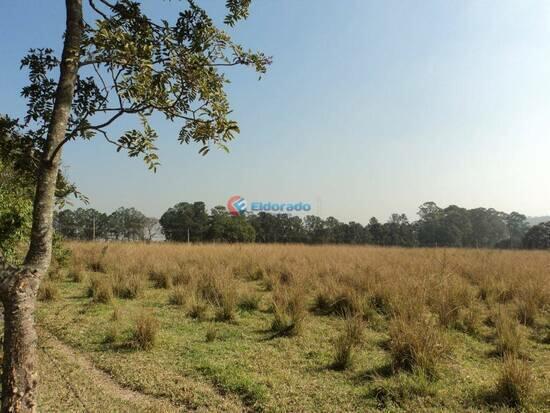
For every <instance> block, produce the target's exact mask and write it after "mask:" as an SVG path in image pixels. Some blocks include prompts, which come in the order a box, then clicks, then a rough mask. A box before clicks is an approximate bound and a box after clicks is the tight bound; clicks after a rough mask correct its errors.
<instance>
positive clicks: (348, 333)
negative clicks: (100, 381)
mask: <svg viewBox="0 0 550 413" xmlns="http://www.w3.org/2000/svg"><path fill="white" fill-rule="evenodd" d="M362 338H363V321H362V319H361V318H360V317H358V316H351V315H347V316H346V319H345V321H344V331H343V332H342V333H341V334H340V336H338V338H337V339H336V342H335V344H334V348H335V354H334V361H333V363H332V367H333V368H334V369H336V370H344V369H347V368H348V367H349V366H350V365H351V362H352V351H353V348H354V347H356V346H358V345H359V344H361V341H362Z"/></svg>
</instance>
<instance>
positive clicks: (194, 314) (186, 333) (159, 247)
mask: <svg viewBox="0 0 550 413" xmlns="http://www.w3.org/2000/svg"><path fill="white" fill-rule="evenodd" d="M70 248H71V250H72V253H73V255H72V263H71V269H70V270H69V274H70V275H69V277H68V278H69V279H70V280H71V281H70V282H67V283H66V284H64V286H65V287H63V288H65V289H63V288H62V290H63V291H64V292H65V295H67V294H73V295H74V294H77V293H76V292H75V289H76V288H77V287H75V284H76V285H78V283H79V282H81V284H82V285H83V286H85V285H88V290H89V292H88V294H89V297H91V300H90V299H89V298H88V299H87V300H89V302H90V304H91V305H94V306H107V307H108V308H109V315H110V314H112V313H113V305H116V307H115V311H116V312H117V314H119V313H122V311H121V310H120V309H122V308H127V309H130V308H132V309H133V310H131V311H138V310H139V309H142V308H145V307H146V308H148V309H149V311H151V312H150V313H147V314H148V316H147V317H145V316H140V317H141V318H138V319H137V320H136V319H135V318H134V319H133V320H134V321H133V322H134V323H137V324H134V326H133V327H129V329H128V331H127V332H126V333H124V328H123V325H124V319H125V316H120V315H117V320H112V319H110V318H109V320H110V321H109V323H111V324H112V325H110V326H107V327H106V328H104V330H103V331H106V333H104V339H105V340H104V344H103V345H108V346H114V345H115V344H116V341H121V342H122V341H124V340H131V339H133V340H134V341H136V342H140V343H141V344H140V345H139V346H138V348H144V349H148V350H150V349H151V348H153V346H154V347H155V348H156V350H152V351H151V354H156V356H155V357H157V358H158V359H157V362H161V361H162V360H164V359H166V361H165V362H166V363H168V364H167V365H170V363H172V364H175V363H176V361H175V359H173V357H175V356H174V355H171V353H167V351H168V348H170V345H169V344H168V343H171V342H172V341H174V342H178V341H180V340H183V341H185V340H188V339H189V337H194V333H190V331H193V328H195V329H196V330H197V331H198V332H200V334H199V333H197V338H196V340H197V341H195V343H196V344H194V345H191V344H189V345H190V347H189V348H188V350H186V351H185V352H184V353H183V354H180V355H179V356H177V357H181V358H180V359H178V361H177V363H184V364H185V365H190V366H191V367H190V369H191V370H190V371H189V372H188V373H187V374H191V375H194V374H199V376H200V377H201V380H204V379H206V380H207V381H210V382H211V383H212V384H213V385H214V386H216V387H219V388H221V389H223V391H224V392H228V393H227V394H233V395H237V396H238V397H239V398H240V399H241V400H242V402H243V403H244V404H245V405H247V406H248V407H249V408H250V409H252V410H267V411H292V410H293V409H297V410H303V411H314V410H315V409H314V407H315V406H317V402H319V403H324V404H322V407H323V409H324V410H327V411H337V409H336V407H338V406H339V407H340V408H341V410H343V411H355V410H365V409H370V408H380V407H391V408H392V409H396V410H400V409H403V410H411V409H412V410H414V409H415V408H421V406H425V407H426V406H427V407H429V408H433V409H451V410H471V409H473V408H478V407H479V405H480V403H481V409H482V410H484V409H487V410H491V409H494V408H495V405H494V404H495V403H498V400H497V399H495V398H493V399H491V398H488V397H484V396H483V395H486V394H494V393H495V391H497V390H498V391H501V390H502V388H503V386H504V385H503V383H504V379H503V377H505V376H504V373H503V374H502V375H501V376H500V377H499V376H497V374H498V371H499V366H500V365H501V364H502V363H503V362H502V360H503V358H504V357H506V360H508V359H509V358H510V357H514V360H516V359H517V358H518V357H519V358H521V363H522V364H521V365H522V366H524V365H525V366H526V367H525V368H526V369H527V368H529V366H530V365H531V366H533V367H534V370H535V371H542V370H543V369H544V366H547V367H548V369H549V370H550V365H548V363H549V361H550V356H549V355H548V350H549V348H550V347H549V344H548V341H547V340H546V338H547V335H548V329H549V328H550V318H549V312H550V254H549V253H548V252H543V251H538V252H526V251H497V250H465V249H403V248H376V247H353V246H304V245H181V244H169V243H164V244H138V243H108V244H106V243H72V244H70ZM51 282H53V281H51ZM114 300H116V303H114V304H111V303H113V301H114ZM56 303H58V301H56V302H51V303H44V304H43V306H48V305H49V306H51V307H53V306H55V305H61V303H59V304H56ZM80 303H81V302H80ZM94 303H95V304H94ZM75 305H76V304H75ZM79 305H81V304H79ZM102 308H103V307H98V309H97V311H98V315H97V317H103V316H102V315H101V314H102V312H103V311H104V310H102ZM44 311H45V313H43V317H42V319H43V320H49V321H48V323H54V324H55V321H54V317H53V316H51V313H49V312H48V311H49V310H48V307H44ZM52 311H53V310H52ZM76 311H77V310H76V308H75V312H76ZM105 311H106V310H105ZM127 311H130V310H127ZM153 313H154V315H153ZM138 314H143V313H138ZM82 317H84V316H82ZM82 317H81V318H82ZM89 317H90V318H88V320H89V321H88V322H89V323H93V321H92V320H93V318H91V317H92V316H91V315H90V316H89ZM132 317H135V315H133V316H132ZM132 317H126V319H131V318H132ZM119 319H122V321H121V320H119ZM155 320H158V324H157V321H155ZM203 321H208V323H203ZM121 323H122V324H121ZM170 323H172V324H170ZM174 323H175V324H174ZM212 323H215V324H212ZM201 324H205V325H206V324H208V327H206V326H205V327H200V326H201ZM121 325H122V327H121ZM140 325H141V327H140ZM214 325H215V326H216V327H214ZM224 325H227V326H228V327H222V326H224ZM229 326H231V327H229ZM149 327H151V328H149ZM157 327H159V331H158V332H157V330H156V329H157ZM132 328H133V330H132ZM140 328H141V330H140ZM226 328H229V330H226ZM358 329H360V330H362V331H359V330H358ZM132 331H133V332H132ZM228 331H231V333H229V332H228ZM150 333H151V334H150ZM64 334H67V335H68V337H69V338H68V340H69V341H71V340H73V341H75V344H77V345H79V346H80V345H81V343H80V342H79V340H81V338H78V337H74V336H73V335H71V333H64ZM125 334H126V336H125ZM129 334H130V336H128V335H129ZM224 334H225V335H224ZM227 334H229V336H228V335H227ZM157 336H158V337H157ZM205 336H206V340H205V338H204V337H205ZM363 336H364V339H362V340H359V338H358V337H363ZM254 337H257V339H254ZM266 340H267V341H266ZM98 341H100V342H101V340H98ZM325 342H326V344H324V343H325ZM360 342H364V344H361V345H359V343H360ZM105 343H107V344H105ZM199 343H200V344H199ZM254 343H256V344H254ZM271 343H280V344H277V346H276V347H275V348H273V347H272V345H274V344H271ZM82 345H84V346H86V345H87V346H91V347H90V348H95V347H94V346H95V344H93V342H89V343H88V344H82ZM202 346H206V347H202ZM266 346H267V347H266ZM316 346H318V347H319V348H323V349H325V350H323V351H321V353H318V351H316V350H315V347H316ZM325 346H326V347H325ZM113 348H116V346H115V347H113ZM199 348H200V349H201V350H198V349H199ZM306 348H309V349H310V350H308V352H306V353H304V351H305V349H306ZM214 349H215V350H214ZM236 349H240V350H239V352H237V353H236ZM281 349H286V350H281ZM94 351H97V349H95V350H94ZM281 351H283V353H281ZM315 354H317V356H314V355H315ZM115 356H116V355H113V356H112V357H115ZM135 357H138V356H135ZM151 357H152V356H151ZM186 357H187V359H186ZM226 357H228V358H229V359H231V360H233V362H234V363H237V365H241V364H242V365H246V366H249V367H247V368H244V367H243V368H242V369H241V368H240V367H239V368H237V367H232V368H236V369H237V370H236V371H234V372H232V373H229V370H228V368H229V367H228V366H227V365H226V364H224V363H225V361H224V360H225V358H226ZM218 359H219V360H218ZM252 359H253V360H255V362H253V361H252ZM111 360H112V361H111V363H112V364H113V367H112V369H114V370H113V371H117V372H118V371H119V370H118V369H119V367H115V366H114V365H116V364H117V362H116V357H115V358H112V359H111ZM212 360H218V361H219V363H220V364H219V365H218V364H215V363H214V361H212ZM291 360H293V361H291ZM312 360H317V361H316V362H314V361H312ZM352 360H353V363H351V361H352ZM101 362H102V363H104V362H105V360H104V359H102V361H101ZM249 362H250V363H256V365H249ZM291 362H293V363H294V365H292V364H290V363H291ZM212 363H214V364H212ZM506 363H507V364H505V365H506V366H508V365H509V364H510V363H511V362H506ZM518 363H519V362H518ZM517 365H519V364H517V363H516V364H514V365H513V366H512V367H514V368H515V367H517ZM293 366H295V367H293ZM305 366H309V367H308V369H309V370H307V371H308V373H307V374H311V377H310V380H314V381H313V383H314V384H308V383H306V382H300V381H297V380H298V378H297V377H298V376H296V381H294V374H295V372H294V370H293V369H300V368H305ZM256 367H258V369H259V370H256ZM331 367H333V368H331ZM334 367H337V369H334ZM109 368H111V367H109ZM132 368H135V369H136V370H139V369H140V367H139V366H138V365H137V364H136V365H135V366H134V367H132V363H131V362H130V364H129V365H128V366H125V367H124V371H126V373H118V374H122V376H123V377H124V378H123V380H129V379H128V378H127V376H128V375H131V374H130V373H129V371H132ZM128 369H129V370H128ZM193 369H196V372H198V373H195V370H193ZM324 369H328V370H324ZM537 369H541V370H537ZM335 370H341V371H335ZM512 370H513V369H512V368H508V370H506V372H512V373H514V371H512ZM516 370H518V369H516ZM121 371H122V370H121ZM152 371H153V373H151V374H154V370H152ZM315 371H317V373H315ZM326 371H331V373H330V374H329V373H327V372H326ZM269 372H270V373H269ZM301 374H304V373H303V372H302V373H301ZM288 375H290V376H288ZM338 375H339V376H338ZM512 376H513V377H512ZM519 376H520V375H518V374H515V373H514V374H511V373H510V374H508V376H506V377H505V378H507V377H512V378H513V379H514V380H515V379H516V378H517V377H519ZM285 377H286V378H285ZM529 377H530V383H531V386H530V389H531V390H532V391H531V392H530V397H529V398H526V397H523V396H521V397H518V400H520V399H521V403H523V404H525V403H529V406H531V407H534V408H535V409H539V410H540V409H542V407H543V406H546V403H547V402H548V401H549V400H548V398H549V397H550V396H549V395H548V394H547V393H546V392H545V388H546V387H548V386H549V385H550V379H548V378H547V377H546V376H544V375H541V374H538V375H537V374H532V375H530V376H529ZM520 378H521V377H520ZM508 381H511V380H508ZM516 381H519V380H516ZM290 382H292V383H293V384H288V383H290ZM470 382H471V383H470ZM315 383H316V384H315ZM400 383H401V384H403V383H404V384H403V385H406V386H409V387H411V392H412V393H411V394H413V395H414V397H413V396H410V395H409V396H406V394H405V393H406V392H404V391H403V389H402V388H401V387H402V386H401V384H400ZM414 383H416V384H414ZM467 383H470V384H467ZM533 383H534V384H533ZM461 386H462V387H461ZM518 388H519V389H520V390H521V391H523V390H522V389H523V388H524V387H521V383H519V384H518ZM323 392H324V393H323ZM411 397H412V398H411ZM275 400H280V402H275ZM315 400H317V401H315ZM319 400H320V401H319ZM344 400H345V402H344ZM285 403H286V405H285ZM327 403H329V404H331V403H334V405H330V406H329V404H327ZM342 403H343V404H342ZM518 403H520V402H518ZM529 406H528V407H529ZM335 409H336V410H335Z"/></svg>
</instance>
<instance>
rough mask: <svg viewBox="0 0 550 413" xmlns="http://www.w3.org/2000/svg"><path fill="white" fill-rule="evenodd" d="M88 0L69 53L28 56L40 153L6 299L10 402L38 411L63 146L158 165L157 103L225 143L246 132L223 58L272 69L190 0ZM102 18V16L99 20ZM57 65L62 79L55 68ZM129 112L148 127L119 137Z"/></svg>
mask: <svg viewBox="0 0 550 413" xmlns="http://www.w3.org/2000/svg"><path fill="white" fill-rule="evenodd" d="M111 1H113V0H97V1H96V0H88V3H89V5H90V8H91V10H93V12H94V13H95V15H94V16H90V18H87V19H86V21H85V20H84V16H83V8H82V0H66V1H65V4H66V11H67V16H66V17H67V18H66V30H65V36H64V41H63V51H62V54H61V58H59V57H57V56H56V55H55V54H54V52H53V50H52V49H49V48H46V49H35V50H31V51H30V53H29V54H28V55H27V56H26V57H25V58H24V59H23V61H22V64H23V66H25V67H27V68H28V69H29V80H30V84H29V86H26V87H25V88H24V89H23V96H24V97H26V98H27V99H28V109H27V115H26V116H25V119H24V122H22V123H21V124H19V123H18V124H17V128H18V129H20V130H21V134H22V136H24V137H25V140H28V141H30V142H31V143H32V145H33V147H34V148H36V151H37V153H38V154H39V155H40V156H39V157H38V159H39V160H38V166H37V178H36V190H35V191H34V202H33V214H32V216H33V221H32V228H31V233H30V245H29V249H28V252H27V255H26V257H25V260H24V263H23V265H22V266H20V267H17V268H16V267H12V266H9V265H8V264H7V263H6V262H5V260H4V259H1V261H0V291H1V295H2V302H3V305H4V343H3V345H4V357H3V371H2V411H4V412H7V411H22V412H27V411H35V410H36V388H37V382H38V381H37V372H36V363H37V359H36V331H35V328H34V308H35V302H36V294H37V291H38V287H39V284H40V280H41V279H42V277H43V275H44V274H45V273H46V272H47V270H48V267H49V265H50V260H51V254H52V236H53V228H52V222H53V212H54V196H55V190H56V182H57V180H58V176H59V166H60V162H61V152H62V148H63V146H64V145H65V144H67V142H70V141H72V140H75V139H77V138H83V139H91V138H93V137H94V136H95V135H96V134H100V135H102V136H103V137H104V138H105V139H106V140H107V141H108V142H110V143H113V144H114V145H115V146H116V148H117V151H120V150H125V151H127V152H128V154H129V156H131V157H134V156H142V157H143V159H144V161H145V162H146V164H147V165H148V166H149V168H151V169H155V168H156V167H157V166H158V157H157V155H156V153H155V150H156V148H155V145H154V141H155V138H156V136H157V135H156V133H155V131H154V130H153V128H152V127H151V126H150V125H149V123H148V121H147V119H148V117H149V116H150V115H151V114H152V113H154V112H159V113H161V114H162V115H164V116H165V117H166V118H167V119H169V120H180V121H181V122H182V123H183V126H182V128H181V131H180V134H179V138H178V139H179V141H180V142H181V143H189V142H198V143H200V144H201V149H200V153H202V154H205V153H207V152H208V150H209V148H210V146H211V145H212V144H213V145H217V146H220V147H222V148H225V143H226V142H228V141H230V140H231V139H233V138H234V136H235V134H236V133H237V132H238V131H239V129H238V125H237V124H236V122H235V121H233V120H231V119H229V114H230V107H229V103H228V99H227V96H226V94H225V92H224V85H225V83H226V78H225V73H223V72H221V71H220V66H237V65H245V66H252V67H254V68H255V69H256V70H257V71H258V72H260V73H262V72H264V71H265V70H266V66H267V65H268V64H269V63H270V59H269V58H267V57H265V56H264V55H263V54H261V53H252V52H247V51H245V50H244V49H243V48H242V47H241V46H240V45H238V44H235V43H233V42H232V41H231V39H230V37H229V36H228V35H227V34H226V33H225V32H224V31H222V30H220V29H218V28H217V27H216V26H215V25H214V23H213V21H212V19H211V18H210V17H209V16H208V14H207V13H206V12H205V11H204V10H203V9H201V8H200V7H199V6H198V5H197V4H195V2H192V1H189V2H188V8H187V9H186V10H184V11H182V12H181V13H180V14H179V16H178V19H177V21H176V23H174V24H170V23H169V22H168V21H166V20H162V21H160V22H154V21H152V20H151V19H150V18H149V17H148V16H146V15H145V14H144V13H143V12H142V10H141V5H140V3H139V2H137V1H131V0H118V1H116V2H114V3H113V2H111ZM249 5H250V0H227V2H226V6H227V10H228V12H227V16H226V18H225V23H226V24H227V25H230V26H232V25H234V24H235V23H236V22H237V21H238V20H240V19H243V18H246V17H247V15H248V7H249ZM91 22H94V23H91ZM57 71H58V73H59V75H58V80H57V81H55V80H54V79H53V77H52V72H53V73H57ZM123 115H134V116H138V117H139V120H140V122H141V124H142V128H141V130H136V129H133V130H129V131H127V132H125V133H124V134H123V135H122V136H120V137H118V138H113V137H111V136H110V135H109V134H108V129H107V128H108V127H109V126H110V125H112V124H113V123H114V122H116V121H117V120H118V119H119V118H121V117H122V116H123Z"/></svg>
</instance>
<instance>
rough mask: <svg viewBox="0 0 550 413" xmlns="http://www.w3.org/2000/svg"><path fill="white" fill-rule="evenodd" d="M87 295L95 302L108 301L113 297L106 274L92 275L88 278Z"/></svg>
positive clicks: (111, 287) (111, 286)
mask: <svg viewBox="0 0 550 413" xmlns="http://www.w3.org/2000/svg"><path fill="white" fill-rule="evenodd" d="M88 297H91V298H92V300H93V301H95V302H96V303H110V302H111V301H112V299H113V285H112V283H111V280H109V279H108V278H107V277H106V276H104V275H101V276H94V277H92V278H91V279H90V285H89V287H88Z"/></svg>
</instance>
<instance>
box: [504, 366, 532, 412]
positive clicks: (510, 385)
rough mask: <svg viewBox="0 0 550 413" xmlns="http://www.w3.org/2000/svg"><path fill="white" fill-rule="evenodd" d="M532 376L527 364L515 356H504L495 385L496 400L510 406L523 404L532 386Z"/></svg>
mask: <svg viewBox="0 0 550 413" xmlns="http://www.w3.org/2000/svg"><path fill="white" fill-rule="evenodd" d="M532 385H533V376H532V375H531V371H530V369H529V367H528V366H527V364H526V363H525V362H524V361H522V360H519V359H518V358H517V357H515V356H506V357H505V358H504V360H503V363H502V369H501V372H500V376H499V378H498V381H497V386H496V392H495V396H496V400H497V401H499V402H501V403H503V404H506V405H508V406H511V407H517V406H521V405H525V404H526V402H527V400H528V399H529V397H530V395H531V392H532V388H533V386H532Z"/></svg>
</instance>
